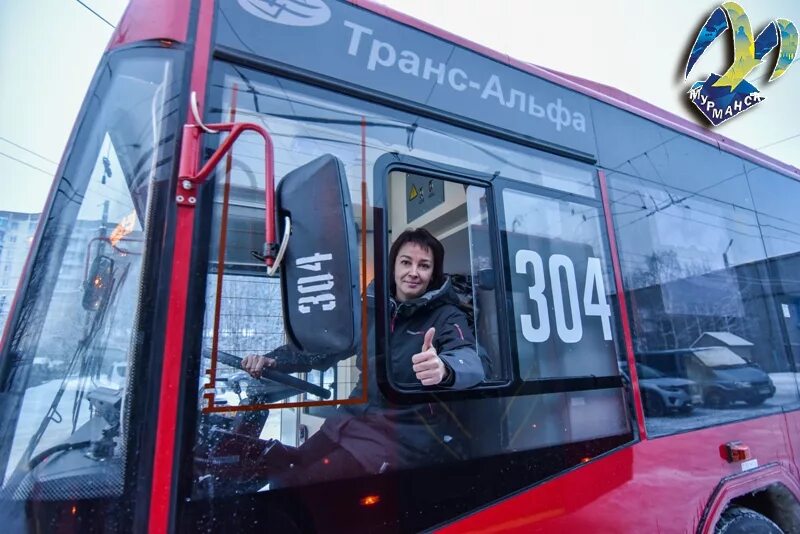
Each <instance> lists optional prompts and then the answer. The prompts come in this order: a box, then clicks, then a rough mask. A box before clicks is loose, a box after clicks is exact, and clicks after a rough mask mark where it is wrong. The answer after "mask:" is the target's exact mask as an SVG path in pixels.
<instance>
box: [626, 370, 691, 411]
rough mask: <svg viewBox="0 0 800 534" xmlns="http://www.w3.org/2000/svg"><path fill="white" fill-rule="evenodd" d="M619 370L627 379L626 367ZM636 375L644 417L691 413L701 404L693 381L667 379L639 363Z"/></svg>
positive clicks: (667, 377) (662, 374)
mask: <svg viewBox="0 0 800 534" xmlns="http://www.w3.org/2000/svg"><path fill="white" fill-rule="evenodd" d="M621 370H622V372H623V373H624V374H625V375H626V378H627V377H628V374H629V373H628V366H627V365H626V364H624V363H623V364H621ZM636 375H637V376H638V377H639V390H640V391H641V393H642V404H643V405H644V413H645V415H646V416H650V417H661V416H664V415H670V414H675V413H681V414H686V413H691V411H692V410H694V407H695V405H697V404H700V403H701V402H702V398H701V396H700V388H699V386H698V385H697V383H696V382H694V381H693V380H689V379H686V378H675V377H669V376H666V375H665V374H664V373H662V372H660V371H658V370H656V369H653V368H652V367H648V366H647V365H643V364H640V363H637V364H636Z"/></svg>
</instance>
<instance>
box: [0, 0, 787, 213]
mask: <svg viewBox="0 0 800 534" xmlns="http://www.w3.org/2000/svg"><path fill="white" fill-rule="evenodd" d="M222 1H233V0H222ZM84 3H86V4H87V5H89V6H90V7H91V8H92V9H94V10H95V11H97V12H98V13H99V14H100V15H102V16H103V17H104V18H106V19H108V20H109V21H111V22H112V23H114V24H116V22H117V20H118V19H119V17H120V16H121V14H122V12H123V10H124V2H122V1H115V0H84ZM382 3H384V4H386V5H388V6H390V7H392V8H394V9H397V10H399V11H402V12H405V13H408V14H410V15H412V16H414V17H417V18H420V19H423V20H426V21H428V22H430V23H432V24H434V25H436V26H439V27H442V28H444V29H445V30H448V31H451V32H453V33H456V34H459V35H461V36H463V37H466V38H468V39H470V40H473V41H476V42H478V43H480V44H483V45H486V46H488V47H490V48H494V49H496V50H498V51H500V52H502V53H505V54H508V55H510V56H512V57H515V58H517V59H520V60H523V61H528V62H531V63H535V64H538V65H542V66H545V67H549V68H552V69H556V70H560V71H563V72H567V73H571V74H575V75H578V76H582V77H585V78H589V79H592V80H595V81H598V82H602V83H606V84H608V85H612V86H614V87H617V88H619V89H622V90H624V91H626V92H628V93H631V94H633V95H635V96H638V97H640V98H643V99H645V100H647V101H649V102H651V103H653V104H655V105H657V106H660V107H663V108H665V109H668V110H670V111H672V112H674V113H677V114H678V115H680V116H683V117H686V118H690V119H692V120H696V119H694V115H691V114H690V113H689V111H688V109H687V107H686V105H685V98H686V97H685V91H686V90H687V88H688V86H689V85H690V82H693V81H695V80H699V79H704V78H705V76H707V75H708V74H709V73H710V72H711V71H715V72H717V73H718V74H721V73H722V71H723V70H725V69H726V68H727V65H725V58H724V55H723V51H724V47H723V43H721V42H719V43H714V45H712V47H711V48H710V49H709V53H708V54H707V55H705V56H704V57H703V58H701V60H700V61H699V62H698V63H697V65H696V66H695V68H694V70H693V71H692V73H691V75H690V79H689V81H684V80H683V78H682V76H681V74H680V73H682V69H683V67H684V65H685V63H686V54H687V52H688V49H689V47H690V46H691V44H692V41H693V39H694V37H695V32H696V31H697V30H698V29H699V27H700V25H701V24H702V23H703V22H704V21H705V19H706V17H707V16H708V15H709V14H710V12H711V11H712V10H713V9H715V8H716V7H717V6H719V4H720V2H708V1H698V0H671V1H669V2H667V1H664V2H653V1H648V2H642V1H641V0H609V1H606V2H585V1H578V0H559V1H558V2H552V1H547V2H542V1H524V0H495V1H493V2H486V1H477V0H437V1H431V0H383V1H382ZM741 4H742V6H743V7H744V8H745V10H746V11H747V13H748V15H749V16H750V20H751V22H752V24H753V27H754V31H755V32H756V33H757V32H758V31H759V30H760V29H761V28H763V27H764V26H765V25H766V24H767V23H768V22H769V20H771V19H774V18H778V17H781V18H787V19H789V20H793V21H795V22H796V23H798V24H800V2H797V1H796V0H772V1H760V2H754V1H742V2H741ZM110 35H111V28H110V27H109V26H108V25H106V24H105V23H104V22H103V21H101V20H100V19H98V18H97V17H96V16H94V15H92V13H90V12H89V11H88V10H87V9H86V8H85V7H83V6H82V5H81V4H80V3H78V2H77V1H75V0H2V3H0V72H2V80H3V81H2V83H0V153H1V154H0V210H13V211H22V212H37V211H40V210H41V209H42V205H43V203H44V200H45V198H46V196H47V192H48V190H49V187H50V183H51V181H52V175H53V172H54V170H55V167H56V164H55V163H54V162H56V161H58V160H59V159H60V158H61V155H62V151H63V148H64V144H65V143H66V140H67V138H68V136H69V133H70V131H71V129H72V126H73V123H74V120H75V117H76V115H77V113H78V110H79V108H80V104H81V102H82V100H83V97H84V95H85V93H86V89H87V87H88V84H89V82H90V80H91V77H92V74H93V72H94V69H95V67H96V66H97V62H98V60H99V58H100V56H101V54H102V52H103V49H104V48H105V45H106V43H107V42H108V39H109V37H110ZM725 38H727V34H726V36H725ZM768 74H769V73H768V72H767V71H766V70H765V69H764V68H763V67H759V70H757V71H756V74H755V75H751V76H750V77H748V80H750V81H751V82H754V83H755V85H756V86H758V87H759V89H761V91H762V94H763V95H765V96H766V98H767V99H766V100H765V101H764V102H763V103H761V104H759V107H758V108H757V109H754V110H752V111H748V112H747V113H746V114H743V115H742V116H741V117H738V118H736V119H734V120H732V121H728V122H727V123H725V124H724V125H722V126H721V127H719V128H717V129H716V131H717V132H719V133H721V134H723V135H726V136H729V137H731V138H733V139H735V140H737V141H739V142H742V143H744V144H746V145H749V146H752V147H755V148H760V147H765V148H764V152H765V153H767V154H769V155H771V156H773V157H776V158H778V159H780V160H782V161H785V162H787V163H790V164H793V165H795V166H798V167H800V121H798V119H799V118H800V113H798V111H797V96H796V95H798V94H800V66H797V65H795V66H794V67H793V68H791V69H789V71H788V72H787V73H786V74H785V75H784V76H783V78H781V79H780V80H777V81H776V82H773V83H769V84H767V83H766V80H765V77H766V76H768ZM792 136H796V137H792ZM787 138H789V139H788V140H786V141H782V140H783V139H787ZM781 141H782V142H781ZM12 143H14V144H16V145H19V146H20V147H23V148H19V147H18V146H14V144H12ZM25 149H27V151H26V150H25ZM32 152H35V153H36V154H38V155H34V154H33V153H32ZM12 158H13V159H12ZM17 160H21V161H17ZM33 167H36V168H33Z"/></svg>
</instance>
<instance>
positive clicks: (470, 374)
mask: <svg viewBox="0 0 800 534" xmlns="http://www.w3.org/2000/svg"><path fill="white" fill-rule="evenodd" d="M434 326H435V328H436V334H435V335H434V337H433V345H434V347H436V352H437V353H438V354H439V358H441V359H442V361H443V362H444V363H445V365H447V366H448V367H449V368H450V370H451V371H452V372H453V375H454V379H453V381H452V383H451V384H450V385H449V387H450V388H451V389H466V388H469V387H472V386H474V385H476V384H480V383H481V382H483V380H484V379H485V378H486V372H485V371H484V364H483V362H482V361H481V358H480V356H479V355H478V352H477V349H476V343H475V336H474V335H473V333H472V329H471V328H470V327H469V325H468V323H467V316H466V315H465V314H464V313H463V312H462V311H461V310H459V309H458V308H453V309H452V311H451V312H449V313H447V314H445V315H443V316H442V317H441V318H440V319H439V320H437V321H436V322H435V324H434Z"/></svg>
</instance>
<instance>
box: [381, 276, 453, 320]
mask: <svg viewBox="0 0 800 534" xmlns="http://www.w3.org/2000/svg"><path fill="white" fill-rule="evenodd" d="M367 291H369V289H368V290H367ZM452 292H453V287H452V283H451V282H450V277H449V276H445V280H444V283H443V284H442V285H441V287H439V288H437V289H431V290H430V291H427V292H426V293H425V294H424V295H422V296H420V297H417V298H415V299H411V300H406V301H404V302H398V301H397V299H395V298H394V297H393V296H392V297H389V302H390V305H391V308H392V311H394V310H397V313H398V314H400V315H411V314H413V313H415V312H417V311H418V310H421V309H423V308H427V307H434V306H437V305H439V304H444V303H446V302H449V301H450V300H451V297H452Z"/></svg>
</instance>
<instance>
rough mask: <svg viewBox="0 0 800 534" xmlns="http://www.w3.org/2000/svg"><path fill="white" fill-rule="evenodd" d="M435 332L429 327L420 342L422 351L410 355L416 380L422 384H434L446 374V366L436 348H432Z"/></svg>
mask: <svg viewBox="0 0 800 534" xmlns="http://www.w3.org/2000/svg"><path fill="white" fill-rule="evenodd" d="M435 334H436V329H435V328H429V329H428V331H427V332H425V339H424V341H423V342H422V351H421V352H418V353H417V354H415V355H414V356H412V357H411V364H412V366H413V369H414V373H416V375H417V380H419V381H420V382H422V385H423V386H435V385H436V384H438V383H440V382H441V381H442V380H444V379H445V377H446V376H447V368H446V367H445V365H444V362H443V361H442V359H441V358H439V355H438V354H436V349H435V348H433V336H434V335H435Z"/></svg>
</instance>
